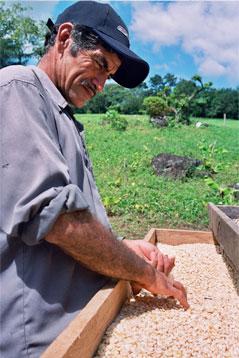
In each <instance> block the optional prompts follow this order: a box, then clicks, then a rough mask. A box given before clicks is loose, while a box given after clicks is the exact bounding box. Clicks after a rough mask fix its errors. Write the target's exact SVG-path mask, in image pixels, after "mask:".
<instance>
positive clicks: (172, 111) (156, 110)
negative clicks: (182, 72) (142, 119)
mask: <svg viewBox="0 0 239 358" xmlns="http://www.w3.org/2000/svg"><path fill="white" fill-rule="evenodd" d="M190 82H191V88H190V92H189V90H188V89H187V92H188V93H185V92H183V91H182V88H185V90H186V87H185V86H184V85H185V82H183V83H181V86H179V87H178V88H177V86H176V88H174V90H173V91H172V92H171V90H170V89H169V87H168V86H164V89H163V90H162V91H160V92H158V94H157V96H150V97H148V98H145V100H144V105H145V107H146V111H147V113H148V114H149V115H150V116H151V117H152V116H157V117H164V116H165V115H169V116H172V117H173V120H174V123H183V124H190V119H189V118H190V104H191V102H192V101H193V100H194V98H195V97H196V96H197V95H198V94H199V93H200V92H202V91H205V90H207V89H208V88H210V87H211V85H212V83H211V82H209V83H203V82H202V78H201V77H200V76H199V75H195V76H193V78H192V79H191V81H190ZM180 87H181V90H179V89H180Z"/></svg>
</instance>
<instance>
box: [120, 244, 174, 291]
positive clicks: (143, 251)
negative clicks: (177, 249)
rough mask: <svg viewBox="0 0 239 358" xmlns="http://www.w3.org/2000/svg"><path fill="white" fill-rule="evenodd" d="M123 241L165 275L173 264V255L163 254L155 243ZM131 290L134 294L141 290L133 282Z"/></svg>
mask: <svg viewBox="0 0 239 358" xmlns="http://www.w3.org/2000/svg"><path fill="white" fill-rule="evenodd" d="M123 243H124V244H125V245H126V246H128V247H129V248H130V249H131V250H133V251H134V252H135V253H136V254H137V255H138V256H140V257H141V258H143V259H144V260H145V261H146V262H148V263H149V264H150V265H152V266H153V267H154V268H155V269H157V270H158V271H160V272H163V273H164V274H165V275H167V276H168V274H169V273H170V272H171V271H172V269H173V267H174V265H175V257H168V255H164V254H163V253H162V252H161V251H160V250H159V249H158V248H157V247H156V246H155V245H153V244H150V243H149V242H146V241H144V240H126V239H125V240H124V241H123ZM132 290H133V293H134V294H137V293H139V291H140V290H141V287H140V286H139V285H137V284H134V283H133V284H132Z"/></svg>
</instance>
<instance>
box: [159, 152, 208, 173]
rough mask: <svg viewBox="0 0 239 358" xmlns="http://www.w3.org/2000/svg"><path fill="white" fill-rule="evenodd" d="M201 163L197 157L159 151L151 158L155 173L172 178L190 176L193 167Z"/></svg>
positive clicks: (193, 169)
mask: <svg viewBox="0 0 239 358" xmlns="http://www.w3.org/2000/svg"><path fill="white" fill-rule="evenodd" d="M201 164H202V162H201V161H200V160H198V159H194V158H190V157H182V156H178V155H174V154H168V153H161V154H159V155H157V156H156V157H154V158H153V160H152V166H153V168H154V171H155V173H156V174H157V175H159V176H160V175H166V176H169V177H171V178H174V179H182V178H185V177H191V176H192V174H193V172H194V171H195V168H196V167H197V166H199V165H201Z"/></svg>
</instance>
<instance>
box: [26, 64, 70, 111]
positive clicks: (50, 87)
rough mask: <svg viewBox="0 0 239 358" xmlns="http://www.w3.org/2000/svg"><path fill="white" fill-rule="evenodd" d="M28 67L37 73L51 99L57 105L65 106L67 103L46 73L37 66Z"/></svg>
mask: <svg viewBox="0 0 239 358" xmlns="http://www.w3.org/2000/svg"><path fill="white" fill-rule="evenodd" d="M29 67H30V68H32V69H34V71H35V72H36V73H37V76H38V78H39V80H40V81H41V83H42V85H43V87H44V88H45V89H46V91H47V92H49V94H50V96H51V98H52V99H53V101H54V102H55V103H57V104H58V106H59V107H61V108H65V107H67V106H68V103H67V101H66V99H65V98H64V97H63V96H62V94H61V93H60V91H59V90H58V89H57V88H56V86H55V85H54V83H53V82H52V81H51V79H50V78H49V77H48V75H47V74H46V73H45V72H44V71H43V70H41V69H40V68H39V67H37V66H29Z"/></svg>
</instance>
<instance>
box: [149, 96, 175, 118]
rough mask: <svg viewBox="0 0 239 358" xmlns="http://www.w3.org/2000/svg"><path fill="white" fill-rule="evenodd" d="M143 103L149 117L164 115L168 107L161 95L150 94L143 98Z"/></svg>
mask: <svg viewBox="0 0 239 358" xmlns="http://www.w3.org/2000/svg"><path fill="white" fill-rule="evenodd" d="M143 105H144V107H145V109H146V113H147V114H148V115H149V116H150V117H160V116H165V115H166V114H167V113H168V111H169V108H168V106H167V104H166V102H165V100H164V99H163V98H162V97H157V96H150V97H147V98H145V99H144V102H143Z"/></svg>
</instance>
